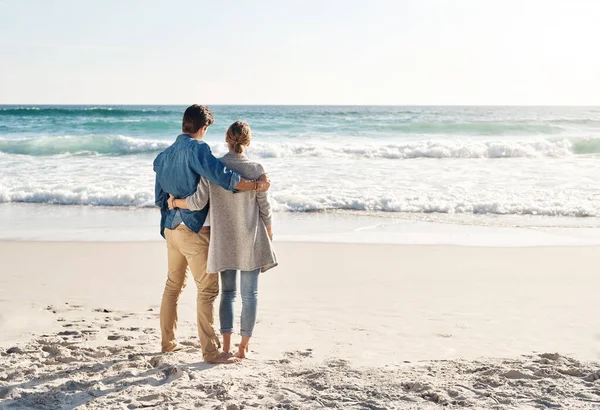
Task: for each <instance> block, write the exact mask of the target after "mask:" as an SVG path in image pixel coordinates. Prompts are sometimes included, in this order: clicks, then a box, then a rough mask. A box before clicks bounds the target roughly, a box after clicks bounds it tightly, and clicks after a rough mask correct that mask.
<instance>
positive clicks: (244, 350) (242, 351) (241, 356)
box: [235, 345, 248, 360]
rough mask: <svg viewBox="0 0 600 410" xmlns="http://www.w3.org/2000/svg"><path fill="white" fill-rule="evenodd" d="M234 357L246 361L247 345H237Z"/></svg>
mask: <svg viewBox="0 0 600 410" xmlns="http://www.w3.org/2000/svg"><path fill="white" fill-rule="evenodd" d="M235 357H238V358H239V359H240V360H241V359H247V358H248V345H246V346H242V345H239V347H238V352H237V354H236V355H235Z"/></svg>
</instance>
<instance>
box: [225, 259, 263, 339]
mask: <svg viewBox="0 0 600 410" xmlns="http://www.w3.org/2000/svg"><path fill="white" fill-rule="evenodd" d="M259 273H260V269H256V270H253V271H241V276H240V285H241V286H240V287H241V291H242V319H241V328H240V334H241V335H242V336H247V337H250V336H252V330H254V324H255V323H256V304H257V299H258V275H259ZM236 277H237V271H235V270H225V271H223V272H221V304H220V306H219V319H220V320H221V333H233V301H234V300H235V296H236V293H237V289H236Z"/></svg>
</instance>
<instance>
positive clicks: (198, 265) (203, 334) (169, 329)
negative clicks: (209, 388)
mask: <svg viewBox="0 0 600 410" xmlns="http://www.w3.org/2000/svg"><path fill="white" fill-rule="evenodd" d="M165 237H166V239H167V251H168V258H169V262H168V266H169V268H168V269H169V272H168V279H167V283H166V285H165V291H164V293H163V298H162V303H161V305H160V329H161V333H162V351H163V352H169V351H173V349H174V348H175V347H176V346H177V340H176V339H175V330H177V304H178V302H179V295H180V294H181V291H182V290H183V288H184V287H185V285H186V280H187V277H186V271H187V268H188V266H189V268H190V270H191V271H192V275H193V277H194V281H195V282H196V287H197V290H198V297H197V300H196V304H197V306H196V309H197V323H198V336H199V337H200V345H201V346H202V355H203V357H204V360H210V359H213V358H215V357H216V356H218V355H219V353H220V350H219V349H220V347H221V344H220V342H219V338H218V337H217V335H216V333H215V330H214V328H213V325H214V320H215V319H214V302H215V299H216V298H217V296H218V295H219V275H216V274H209V273H206V259H207V257H208V244H209V240H210V231H209V230H208V229H207V228H203V229H202V231H200V233H198V234H196V233H194V232H192V231H191V230H190V229H189V228H188V227H186V226H185V225H184V224H181V225H179V226H178V227H177V228H175V229H173V230H170V229H165Z"/></svg>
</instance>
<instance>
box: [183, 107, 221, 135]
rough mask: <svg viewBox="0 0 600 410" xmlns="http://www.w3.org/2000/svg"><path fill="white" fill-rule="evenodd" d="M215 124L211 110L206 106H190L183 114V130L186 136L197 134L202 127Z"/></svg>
mask: <svg viewBox="0 0 600 410" xmlns="http://www.w3.org/2000/svg"><path fill="white" fill-rule="evenodd" d="M213 122H215V118H214V117H213V114H212V112H211V111H210V109H209V108H208V107H207V106H205V105H198V104H194V105H190V106H189V107H187V109H186V110H185V112H184V113H183V122H182V125H181V130H182V131H183V132H185V133H186V134H195V133H197V132H198V130H199V129H200V128H202V127H204V126H205V125H206V126H209V125H212V123H213Z"/></svg>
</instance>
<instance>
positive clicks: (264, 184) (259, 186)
mask: <svg viewBox="0 0 600 410" xmlns="http://www.w3.org/2000/svg"><path fill="white" fill-rule="evenodd" d="M270 187H271V180H270V179H269V175H268V174H262V175H261V176H260V178H258V180H257V181H256V190H257V191H262V192H265V191H268V190H269V188H270Z"/></svg>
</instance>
